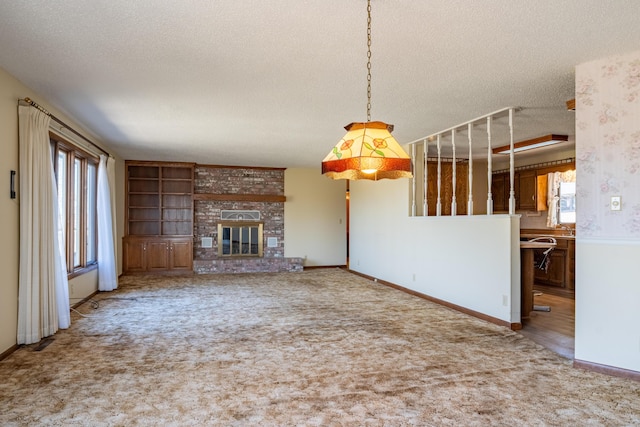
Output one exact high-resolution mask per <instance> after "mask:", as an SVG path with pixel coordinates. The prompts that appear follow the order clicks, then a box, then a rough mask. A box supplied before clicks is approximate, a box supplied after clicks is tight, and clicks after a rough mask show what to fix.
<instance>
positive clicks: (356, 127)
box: [322, 0, 413, 180]
mask: <svg viewBox="0 0 640 427" xmlns="http://www.w3.org/2000/svg"><path fill="white" fill-rule="evenodd" d="M345 129H346V130H347V134H346V135H345V136H343V137H342V139H341V140H340V141H338V143H337V144H336V145H335V147H333V149H332V150H331V152H330V153H329V154H328V155H327V157H325V158H324V160H323V161H322V173H323V174H324V175H326V176H328V177H329V178H332V179H351V180H357V179H369V180H378V179H384V178H390V179H395V178H411V177H412V176H413V175H412V173H411V158H410V157H409V156H408V155H407V153H405V151H404V150H403V149H402V147H401V146H400V144H399V143H398V141H396V139H395V138H394V137H393V136H392V135H391V132H392V131H393V125H388V124H386V123H384V122H372V121H371V0H368V1H367V121H366V123H351V124H348V125H347V126H345Z"/></svg>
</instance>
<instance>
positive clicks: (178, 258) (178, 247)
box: [169, 240, 193, 270]
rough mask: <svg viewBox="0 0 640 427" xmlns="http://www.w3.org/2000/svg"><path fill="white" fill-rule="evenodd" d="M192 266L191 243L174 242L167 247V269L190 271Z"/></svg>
mask: <svg viewBox="0 0 640 427" xmlns="http://www.w3.org/2000/svg"><path fill="white" fill-rule="evenodd" d="M192 264H193V243H192V242H191V241H186V240H185V241H175V242H172V243H171V246H170V247H169V268H170V269H171V270H191V269H192Z"/></svg>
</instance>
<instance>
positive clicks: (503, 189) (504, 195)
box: [491, 173, 510, 212]
mask: <svg viewBox="0 0 640 427" xmlns="http://www.w3.org/2000/svg"><path fill="white" fill-rule="evenodd" d="M509 187H510V183H509V174H506V173H498V174H495V175H493V176H492V177H491V198H492V199H493V211H494V212H506V211H508V210H509Z"/></svg>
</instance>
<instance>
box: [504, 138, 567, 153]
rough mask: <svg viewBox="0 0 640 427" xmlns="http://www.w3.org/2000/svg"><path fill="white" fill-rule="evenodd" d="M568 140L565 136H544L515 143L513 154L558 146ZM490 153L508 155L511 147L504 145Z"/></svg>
mask: <svg viewBox="0 0 640 427" xmlns="http://www.w3.org/2000/svg"><path fill="white" fill-rule="evenodd" d="M568 140H569V137H568V136H567V135H553V134H552V135H545V136H541V137H539V138H533V139H528V140H526V141H520V142H516V143H515V144H513V152H514V153H518V152H520V151H526V150H533V149H534V148H541V147H547V146H549V145H554V144H559V143H561V142H565V141H568ZM492 151H493V154H509V153H510V152H511V147H510V146H508V145H505V146H503V147H496V148H494V149H493V150H492Z"/></svg>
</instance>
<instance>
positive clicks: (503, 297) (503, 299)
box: [502, 295, 509, 307]
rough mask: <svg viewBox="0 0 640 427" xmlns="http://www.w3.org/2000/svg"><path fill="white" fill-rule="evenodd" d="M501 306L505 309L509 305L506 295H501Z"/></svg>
mask: <svg viewBox="0 0 640 427" xmlns="http://www.w3.org/2000/svg"><path fill="white" fill-rule="evenodd" d="M502 305H504V306H505V307H506V306H507V305H509V297H508V296H507V295H502Z"/></svg>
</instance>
